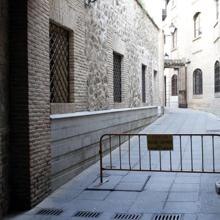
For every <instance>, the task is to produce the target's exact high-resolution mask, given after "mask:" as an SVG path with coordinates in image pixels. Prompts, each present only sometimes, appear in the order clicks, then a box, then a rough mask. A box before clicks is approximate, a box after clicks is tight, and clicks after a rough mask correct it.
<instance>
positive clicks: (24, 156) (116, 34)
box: [0, 0, 164, 212]
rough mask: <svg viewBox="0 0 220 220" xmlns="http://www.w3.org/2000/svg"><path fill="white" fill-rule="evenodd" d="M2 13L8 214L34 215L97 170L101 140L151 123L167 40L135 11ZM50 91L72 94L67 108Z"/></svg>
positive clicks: (46, 0)
mask: <svg viewBox="0 0 220 220" xmlns="http://www.w3.org/2000/svg"><path fill="white" fill-rule="evenodd" d="M6 3H7V1H5V0H4V1H1V3H0V9H1V10H0V24H1V27H5V31H2V29H1V31H0V38H1V39H3V40H1V41H0V50H1V51H0V68H1V72H0V77H1V80H0V83H1V87H0V92H1V93H0V96H1V103H0V104H1V106H0V107H1V109H0V111H1V115H0V122H1V123H0V129H1V130H0V131H1V139H0V186H1V187H0V204H1V208H0V210H1V211H4V212H5V211H6V210H7V209H8V207H10V208H12V209H13V210H14V209H16V210H23V209H28V208H30V207H32V206H34V205H35V204H37V203H38V202H40V201H41V200H42V199H43V198H45V197H46V196H47V195H48V193H50V192H51V191H52V190H54V189H56V188H57V187H59V186H60V185H62V184H63V183H65V182H67V181H68V180H69V179H71V178H72V177H74V176H75V175H77V174H78V173H79V172H81V171H82V170H83V169H85V168H86V167H88V166H89V165H90V164H92V163H94V162H95V161H97V159H98V149H99V148H98V147H99V145H98V142H99V138H100V136H101V135H102V134H104V133H111V132H120V133H121V132H131V131H138V130H140V129H141V128H142V127H144V126H146V125H147V124H149V123H151V122H152V121H153V120H155V119H156V118H157V117H158V106H162V105H163V93H164V91H163V85H164V84H163V62H162V56H163V54H162V51H163V46H162V42H161V39H162V33H161V30H160V28H159V27H158V25H157V24H156V23H155V22H154V20H153V19H152V18H151V17H150V15H149V14H148V12H147V11H146V9H143V7H142V5H141V3H139V1H136V0H129V1H126V0H120V1H119V0H102V1H100V0H97V1H96V2H95V3H93V4H91V6H90V7H88V6H86V5H85V2H84V1H82V0H34V1H25V0H22V1H19V3H16V1H14V2H11V3H10V5H9V6H7V4H6ZM9 14H10V23H8V17H9V16H8V15H9ZM8 36H9V37H8ZM8 39H9V40H8ZM60 39H62V40H60ZM8 41H9V42H8ZM54 42H58V43H54ZM54 45H55V46H54ZM57 45H58V46H59V48H58V46H57ZM57 51H59V52H60V53H57ZM8 54H9V55H8ZM7 56H8V57H9V59H6V58H7ZM55 56H56V57H55ZM54 57H55V58H56V59H57V60H56V59H55V58H54ZM116 58H117V59H116ZM118 58H119V59H118ZM114 63H116V64H115V65H114ZM118 63H120V65H119V64H118ZM9 66H10V68H9ZM116 67H117V71H118V72H119V73H120V75H119V76H120V77H119V76H118V75H116V74H115V72H116ZM65 68H66V69H65ZM118 68H120V70H118ZM54 69H55V71H54ZM53 71H54V72H53ZM57 71H58V72H59V71H60V72H62V74H63V75H61V76H60V77H61V78H62V85H61V84H59V83H60V81H56V77H57V76H55V78H54V75H53V74H54V73H55V72H57ZM52 73H53V74H52ZM66 73H68V74H66ZM65 74H66V75H65ZM66 76H67V77H66ZM114 76H116V78H114ZM65 77H66V79H67V83H66V81H65V80H66V79H65ZM61 78H60V79H61ZM52 79H54V80H55V81H54V82H53V83H52ZM117 80H118V81H117ZM56 83H57V84H56ZM65 83H66V85H67V87H66V88H68V89H66V88H65ZM116 83H117V85H118V86H119V87H117V88H116V86H115V84H116ZM8 84H9V85H8ZM52 84H53V86H54V87H53V86H51V85H52ZM58 84H59V85H58ZM59 86H61V87H62V89H61V90H59V88H58V87H59ZM55 87H56V88H55ZM53 89H58V90H56V91H55V92H54V94H55V95H54V94H53V95H54V96H56V95H57V94H61V93H62V94H61V95H60V98H63V97H64V96H65V92H66V91H67V93H68V94H67V96H66V97H67V99H66V100H67V101H62V102H58V101H51V100H52V99H53V98H54V96H52V95H51V94H52V92H51V91H52V90H53ZM65 89H66V90H65ZM116 89H117V92H116ZM56 92H57V93H56ZM9 93H10V98H9V97H8V94H9ZM61 96H62V97H61ZM115 96H117V99H116V97H115ZM55 98H56V97H55ZM9 119H10V120H9ZM7 152H8V153H7ZM9 152H10V154H9ZM8 158H10V159H8ZM9 192H10V193H9ZM8 204H9V205H8Z"/></svg>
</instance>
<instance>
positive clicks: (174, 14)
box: [163, 0, 220, 115]
mask: <svg viewBox="0 0 220 220" xmlns="http://www.w3.org/2000/svg"><path fill="white" fill-rule="evenodd" d="M167 2H168V4H167V17H166V19H165V20H164V22H163V30H164V35H165V36H164V41H165V46H164V47H165V48H164V50H165V51H164V54H165V55H166V58H168V59H172V60H173V59H179V60H182V61H183V62H184V63H185V67H186V70H187V73H186V77H187V79H186V83H187V85H186V86H187V104H188V107H190V108H194V109H201V110H205V111H209V112H213V113H215V114H218V115H220V73H219V68H217V69H216V71H215V64H216V65H218V62H219V61H220V20H219V19H220V15H219V3H218V1H216V0H207V1H204V0H184V1H182V0H170V1H167ZM171 25H172V27H174V29H173V30H175V33H171V28H170V27H171ZM175 72H176V70H175V69H165V71H164V74H165V77H166V103H167V106H169V107H177V106H178V96H176V95H172V92H171V90H172V83H171V79H172V76H173V75H174V74H178V73H177V72H176V73H175ZM178 85H179V82H178V83H177V87H178ZM177 90H178V92H177V93H179V89H178V88H177ZM177 95H178V94H177Z"/></svg>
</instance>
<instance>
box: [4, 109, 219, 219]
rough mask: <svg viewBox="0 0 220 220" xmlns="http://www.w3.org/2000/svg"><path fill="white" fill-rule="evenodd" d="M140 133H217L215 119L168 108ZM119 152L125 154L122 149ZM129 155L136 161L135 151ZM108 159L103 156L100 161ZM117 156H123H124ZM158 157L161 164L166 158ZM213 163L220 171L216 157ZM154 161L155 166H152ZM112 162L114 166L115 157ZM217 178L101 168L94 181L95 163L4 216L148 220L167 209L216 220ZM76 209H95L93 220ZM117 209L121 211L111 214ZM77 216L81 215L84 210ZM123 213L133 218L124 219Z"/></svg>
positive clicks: (168, 211)
mask: <svg viewBox="0 0 220 220" xmlns="http://www.w3.org/2000/svg"><path fill="white" fill-rule="evenodd" d="M141 133H216V134H217V133H220V119H219V118H217V117H215V116H213V115H211V114H208V113H204V112H199V111H193V110H187V109H186V110H174V111H170V112H167V113H166V114H165V115H164V116H163V117H162V118H160V119H158V120H157V121H156V122H155V123H153V124H152V125H150V126H148V127H147V128H146V129H144V130H143V131H142V132H141ZM133 145H135V140H133ZM218 148H219V150H218ZM216 149H217V150H216V152H215V153H216V155H217V157H216V158H220V142H217V144H216ZM123 153H124V155H127V154H126V150H124V151H123ZM207 154H208V152H207ZM133 155H134V158H136V159H137V155H135V152H134V153H133ZM174 155H175V152H174ZM164 158H165V157H164ZM108 159H109V158H108V156H107V157H106V158H105V161H108ZM123 159H124V160H126V159H127V156H124V157H123ZM187 160H188V158H187V155H186V161H187ZM134 161H135V160H134ZM164 161H165V162H166V158H165V160H164ZM207 163H208V162H207ZM218 164H219V167H218V168H219V169H220V161H219V163H218ZM157 165H158V164H155V167H156V166H157ZM114 166H118V161H116V162H115V164H114ZM133 166H135V162H134V164H133ZM176 166H177V167H178V166H179V164H178V163H176ZM219 179H220V175H217V174H184V173H154V172H127V171H106V172H105V178H104V180H105V182H104V184H102V185H100V183H99V163H97V164H95V165H93V166H91V167H90V168H88V169H87V170H85V171H84V172H83V173H81V174H80V175H78V176H77V177H75V178H74V179H73V180H71V181H70V182H68V183H67V184H65V185H64V186H62V187H61V188H60V189H58V190H57V191H56V192H54V193H53V194H51V195H50V196H49V197H48V198H47V199H45V200H44V201H43V202H42V203H40V204H39V205H38V206H37V207H35V208H34V209H32V210H31V211H29V212H26V213H24V214H22V215H20V216H17V217H14V218H8V219H14V220H29V219H31V220H32V219H33V220H35V219H36V220H37V219H43V220H44V219H59V220H62V219H65V220H70V219H72V220H83V219H84V220H85V219H100V220H109V219H143V220H151V219H154V216H155V214H160V213H168V214H169V213H173V214H181V216H182V220H218V219H220V196H218V195H216V193H215V188H214V187H215V181H216V180H219ZM42 208H49V209H50V208H53V209H54V208H55V209H58V210H57V211H59V210H60V212H62V213H61V214H60V215H57V216H53V215H38V214H36V213H37V212H38V211H39V210H41V209H42ZM78 211H90V212H91V211H92V212H98V213H97V218H95V213H94V216H93V217H85V216H84V217H74V215H75V214H76V213H77V212H78ZM117 213H125V214H126V215H124V216H123V215H117V216H116V215H115V214H117ZM58 214H59V213H58ZM79 214H81V216H82V215H83V214H84V213H79ZM92 214H93V213H91V215H92ZM127 214H133V216H130V218H129V216H128V215H127Z"/></svg>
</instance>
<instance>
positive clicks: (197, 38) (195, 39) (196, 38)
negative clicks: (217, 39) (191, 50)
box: [193, 35, 202, 42]
mask: <svg viewBox="0 0 220 220" xmlns="http://www.w3.org/2000/svg"><path fill="white" fill-rule="evenodd" d="M201 38H202V35H199V36H198V37H195V38H194V39H193V42H195V41H197V40H199V39H201Z"/></svg>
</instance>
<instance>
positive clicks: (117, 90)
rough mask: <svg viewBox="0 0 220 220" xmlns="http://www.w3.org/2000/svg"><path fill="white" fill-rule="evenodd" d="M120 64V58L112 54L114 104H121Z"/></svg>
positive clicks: (118, 55)
mask: <svg viewBox="0 0 220 220" xmlns="http://www.w3.org/2000/svg"><path fill="white" fill-rule="evenodd" d="M121 63H122V56H121V55H120V54H117V53H115V52H114V53H113V75H114V102H121V100H122V98H121V94H122V92H121Z"/></svg>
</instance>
